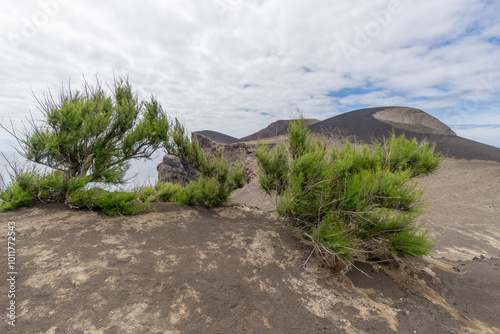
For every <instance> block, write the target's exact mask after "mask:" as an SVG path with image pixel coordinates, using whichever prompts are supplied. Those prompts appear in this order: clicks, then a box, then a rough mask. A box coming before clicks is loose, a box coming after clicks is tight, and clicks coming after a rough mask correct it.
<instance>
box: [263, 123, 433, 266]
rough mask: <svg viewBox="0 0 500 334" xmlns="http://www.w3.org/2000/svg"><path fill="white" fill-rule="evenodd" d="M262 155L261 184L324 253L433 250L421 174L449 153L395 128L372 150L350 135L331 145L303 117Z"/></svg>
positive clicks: (346, 257) (347, 257) (352, 255)
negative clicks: (423, 219) (422, 219)
mask: <svg viewBox="0 0 500 334" xmlns="http://www.w3.org/2000/svg"><path fill="white" fill-rule="evenodd" d="M256 155H257V161H258V165H259V181H260V186H261V188H262V189H264V190H265V191H266V192H267V193H268V194H270V195H276V201H277V203H276V205H277V212H278V213H279V214H280V215H282V216H284V217H287V218H288V219H289V220H290V222H291V223H292V224H293V225H294V226H296V227H299V228H300V229H302V230H303V231H304V232H305V233H306V235H307V236H308V237H309V238H310V239H311V241H312V242H313V243H314V244H315V249H316V250H317V251H319V252H320V253H321V254H322V255H328V258H330V259H331V258H333V259H334V260H335V259H340V260H342V261H343V262H345V263H346V262H349V261H352V260H353V259H365V260H368V259H372V258H376V257H377V258H378V257H380V249H381V247H382V248H383V249H385V250H386V251H387V250H388V251H390V252H386V254H392V253H395V254H399V255H408V256H422V255H426V254H428V253H429V252H430V250H431V248H432V246H433V242H432V241H431V240H430V238H429V237H428V234H427V230H426V229H424V228H423V227H422V226H421V225H420V224H418V223H417V218H418V217H419V216H420V215H421V213H422V207H423V206H424V202H423V201H422V191H421V190H417V189H416V185H417V182H416V181H415V180H414V177H415V176H417V175H421V174H429V173H432V172H433V171H435V170H436V169H437V168H439V166H440V162H441V159H442V158H441V156H440V155H439V154H435V153H434V148H433V147H430V146H429V144H428V143H427V142H422V143H418V142H417V141H416V140H415V139H413V140H408V139H406V138H405V137H404V136H401V137H396V136H395V135H394V134H392V136H391V137H390V138H389V139H387V140H386V141H385V142H383V143H381V142H375V143H374V148H373V149H372V150H369V149H368V148H367V146H366V145H363V146H362V147H361V148H357V147H355V146H354V145H352V144H351V143H350V142H349V141H346V142H345V144H344V145H342V146H340V147H336V148H333V149H328V148H327V146H326V142H325V140H323V141H320V140H313V139H312V138H311V136H310V134H309V130H308V129H307V127H306V126H305V124H304V122H303V121H302V120H300V121H298V122H294V123H292V124H291V125H290V127H289V129H288V143H287V145H285V144H281V145H277V146H276V147H275V148H274V149H273V150H271V149H269V147H268V146H267V145H266V144H265V143H264V144H262V145H261V146H260V148H259V149H258V150H257V152H256ZM377 254H378V255H377ZM325 258H327V257H325Z"/></svg>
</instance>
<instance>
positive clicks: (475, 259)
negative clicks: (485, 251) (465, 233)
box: [473, 256, 481, 261]
mask: <svg viewBox="0 0 500 334" xmlns="http://www.w3.org/2000/svg"><path fill="white" fill-rule="evenodd" d="M473 260H474V261H478V260H481V259H480V258H478V257H477V256H474V258H473Z"/></svg>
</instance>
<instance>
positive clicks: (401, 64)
mask: <svg viewBox="0 0 500 334" xmlns="http://www.w3.org/2000/svg"><path fill="white" fill-rule="evenodd" d="M397 3H398V1H396V0H387V1H386V0H377V1H370V2H367V1H361V0H356V1H349V2H347V1H345V2H332V1H326V0H318V1H315V2H314V3H311V2H304V1H284V0H274V1H273V0H267V1H264V0H251V1H242V0H213V1H203V2H200V1H194V0H183V1H180V0H177V1H168V2H167V1H166V2H155V1H132V0H128V1H106V2H102V1H101V2H99V1H96V0H89V1H84V2H82V1H75V0H64V1H62V0H40V1H34V0H29V1H23V2H19V1H18V2H10V3H9V4H8V5H4V8H3V9H2V13H0V31H2V35H1V36H0V74H1V76H0V91H1V92H2V93H1V94H0V119H8V118H9V117H11V118H12V119H13V121H14V122H18V121H19V120H20V119H22V118H23V117H25V116H27V115H28V114H29V111H30V110H32V111H35V110H36V109H35V108H34V103H33V99H32V97H31V90H33V91H34V92H35V93H39V92H41V91H43V90H46V89H47V87H50V89H51V90H52V91H53V92H57V91H58V90H59V89H60V87H61V83H65V82H67V81H68V80H70V79H71V85H72V87H73V88H78V87H79V86H80V85H81V83H82V81H83V78H82V74H84V75H85V77H86V78H87V79H88V80H89V81H92V80H93V79H94V77H95V74H96V73H98V75H99V77H100V78H101V79H103V80H105V81H111V80H112V78H113V75H116V76H124V75H127V74H128V75H129V77H130V81H131V83H132V85H133V86H134V87H135V88H136V89H137V90H138V92H139V93H140V95H141V97H142V98H148V97H149V95H150V94H154V95H156V96H157V97H158V99H159V100H160V101H161V102H162V104H163V106H164V107H165V109H166V110H167V111H168V112H169V113H171V114H172V115H174V116H177V117H179V118H181V119H182V120H184V121H185V123H186V125H187V126H188V128H189V129H190V130H192V131H196V130H203V129H210V130H215V131H221V132H224V133H227V134H229V135H232V136H235V137H242V136H245V135H248V134H250V133H252V132H255V131H257V130H259V129H260V128H262V127H264V126H266V125H267V124H268V123H270V122H272V121H274V120H276V119H283V118H289V117H290V115H291V114H292V113H293V111H294V110H295V108H297V107H298V108H299V109H301V110H302V112H303V113H304V114H305V116H306V117H311V118H318V119H326V118H328V117H331V116H334V115H336V114H338V113H339V112H345V111H349V110H352V109H353V108H355V107H357V106H359V105H370V106H376V105H408V106H412V107H418V108H420V109H423V110H425V111H427V112H429V113H430V114H432V115H433V116H435V117H438V118H439V119H441V120H443V121H445V122H446V121H447V120H450V121H453V122H454V123H455V124H456V123H459V122H462V123H464V122H467V123H470V122H469V119H471V118H472V119H482V120H485V121H487V120H488V119H489V117H491V116H492V115H496V114H499V113H498V111H499V108H498V104H499V103H498V101H499V98H500V83H499V82H500V68H499V67H498V59H500V45H499V43H498V39H499V38H500V29H499V28H498V27H499V25H498V22H497V17H498V14H500V5H499V4H498V3H496V2H485V1H480V0H443V1H435V2H428V1H426V2H423V1H416V0H400V1H399V6H394V4H397ZM44 8H45V9H44ZM47 8H49V9H47ZM394 8H397V10H393V13H391V10H392V9H394ZM44 13H45V14H44ZM387 13H389V14H390V15H389V16H387V15H388V14H387ZM44 15H45V16H44ZM384 15H385V16H384ZM44 17H46V18H47V20H45V21H44V20H43V19H44ZM380 20H382V21H380ZM378 21H380V22H381V23H377V22H378ZM377 24H378V25H379V26H378V28H377ZM370 29H371V30H370ZM360 31H361V34H364V35H365V36H367V37H368V38H367V43H366V45H360V44H359V43H357V42H359V41H360V40H359V38H360V37H359V36H358V35H359V34H360ZM369 35H370V36H369ZM12 36H17V37H16V38H18V39H16V38H14V39H13V37H12ZM9 38H10V40H9ZM495 38H496V40H495ZM361 39H362V38H361ZM12 40H13V41H15V42H16V43H18V44H19V45H18V46H17V51H12V50H11V49H12V46H13V44H12V43H11V41H12ZM14 44H15V43H14ZM345 44H349V45H352V46H353V47H355V48H356V50H357V52H355V53H353V54H352V55H351V57H350V58H349V59H348V58H346V56H345V54H344V53H343V52H342V49H341V45H345ZM489 77H491V80H490V81H491V82H490V86H489V87H487V88H486V89H487V90H485V89H484V84H483V81H484V79H485V78H489ZM478 87H479V88H478ZM481 87H483V88H481ZM343 88H350V89H352V91H353V93H352V95H348V96H344V97H342V98H338V99H335V98H332V97H330V96H327V94H329V93H330V92H335V91H339V90H341V89H343ZM360 89H362V91H361V90H360ZM478 89H479V90H480V94H479V95H480V98H478V94H477V91H478ZM481 89H482V90H481ZM485 92H488V94H486V93H485ZM464 101H472V102H474V103H475V106H474V108H470V106H469V108H462V109H460V108H457V107H456V106H460V105H462V104H463V103H464ZM476 102H477V103H476ZM466 104H467V102H466ZM470 104H471V103H469V105H470ZM464 133H465V134H467V135H471V136H476V135H477V133H476V132H471V131H468V132H464ZM495 136H498V137H500V135H494V134H492V136H488V138H486V139H487V140H489V141H490V142H492V141H496V142H498V139H495V138H496V137H495ZM3 138H5V136H4V134H2V135H0V140H2V141H3V142H5V140H4V139H3ZM471 138H472V139H474V138H481V139H483V138H484V137H477V136H476V137H471ZM0 146H1V143H0Z"/></svg>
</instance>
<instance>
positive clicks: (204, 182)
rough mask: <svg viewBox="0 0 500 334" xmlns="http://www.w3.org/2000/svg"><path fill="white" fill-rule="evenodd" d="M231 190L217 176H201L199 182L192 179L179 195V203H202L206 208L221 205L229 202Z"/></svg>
mask: <svg viewBox="0 0 500 334" xmlns="http://www.w3.org/2000/svg"><path fill="white" fill-rule="evenodd" d="M230 195H231V192H230V191H229V190H228V189H227V188H225V185H224V184H220V183H219V182H217V180H216V179H215V178H206V177H204V176H200V178H199V179H198V181H197V182H193V181H191V182H190V183H189V184H188V185H187V186H186V187H185V188H184V189H183V190H182V191H181V192H179V194H178V195H177V202H178V203H179V205H201V206H203V207H206V208H214V207H219V206H221V205H223V204H224V203H226V202H227V200H228V198H229V196H230Z"/></svg>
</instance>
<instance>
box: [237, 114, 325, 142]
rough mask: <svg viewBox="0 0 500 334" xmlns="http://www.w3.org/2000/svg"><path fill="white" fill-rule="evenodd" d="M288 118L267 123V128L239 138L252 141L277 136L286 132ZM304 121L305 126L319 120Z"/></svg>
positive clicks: (288, 122)
mask: <svg viewBox="0 0 500 334" xmlns="http://www.w3.org/2000/svg"><path fill="white" fill-rule="evenodd" d="M290 121H292V120H289V119H280V120H278V121H276V122H273V123H271V124H269V126H268V127H267V128H264V129H262V130H260V131H258V132H255V133H253V134H251V135H249V136H246V137H243V138H241V141H252V140H259V139H264V138H269V137H277V136H281V135H284V134H286V132H287V129H288V125H289V124H290ZM304 121H305V123H306V125H307V126H310V125H313V124H315V123H318V122H319V120H317V119H304Z"/></svg>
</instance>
